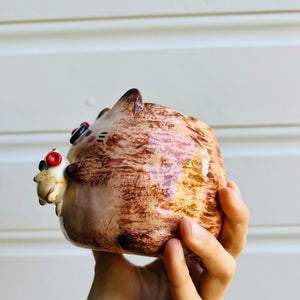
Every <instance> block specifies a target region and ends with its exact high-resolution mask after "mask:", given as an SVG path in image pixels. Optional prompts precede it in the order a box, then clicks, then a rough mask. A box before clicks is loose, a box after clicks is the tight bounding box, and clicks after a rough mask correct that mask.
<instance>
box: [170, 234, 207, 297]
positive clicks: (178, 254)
mask: <svg viewBox="0 0 300 300" xmlns="http://www.w3.org/2000/svg"><path fill="white" fill-rule="evenodd" d="M164 266H165V269H166V272H167V276H168V279H169V285H170V290H171V293H172V296H173V299H174V300H187V299H189V300H196V299H197V300H200V299H201V298H200V296H199V295H198V293H197V290H196V288H195V285H194V283H193V281H192V279H191V277H190V274H189V270H188V267H187V265H186V262H185V258H184V254H183V249H182V246H181V243H180V241H179V240H177V239H172V240H170V241H168V243H167V245H166V248H165V251H164Z"/></svg>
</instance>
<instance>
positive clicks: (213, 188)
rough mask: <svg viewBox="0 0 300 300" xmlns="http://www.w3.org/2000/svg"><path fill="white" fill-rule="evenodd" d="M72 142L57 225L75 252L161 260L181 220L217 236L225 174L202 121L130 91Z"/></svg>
mask: <svg viewBox="0 0 300 300" xmlns="http://www.w3.org/2000/svg"><path fill="white" fill-rule="evenodd" d="M78 135H79V134H78V133H77V135H76V137H75V139H74V138H73V139H72V143H73V146H72V147H71V149H70V151H69V154H68V159H69V161H70V163H71V164H70V165H69V166H68V167H67V169H66V174H67V176H68V178H69V183H68V187H67V190H66V193H65V195H64V199H63V207H62V216H61V224H62V228H63V230H64V232H65V235H66V236H67V237H68V238H69V239H70V240H71V241H72V242H73V243H75V244H76V245H79V246H81V247H87V248H91V249H98V250H106V251H113V252H120V253H124V252H125V253H139V254H144V255H150V256H160V255H161V254H162V252H163V249H164V245H165V243H166V241H167V240H168V239H170V238H172V237H178V238H180V236H179V222H180V220H181V219H182V218H183V217H184V216H188V217H190V218H192V219H194V220H196V221H197V222H198V223H199V224H201V225H202V226H204V227H205V228H206V229H208V230H209V231H210V232H211V233H212V234H214V235H215V236H217V235H218V233H219V231H220V228H221V226H222V212H221V211H220V209H219V206H218V203H217V201H216V193H217V190H218V189H220V188H221V187H223V186H225V172H224V167H223V161H222V157H221V154H220V151H219V147H218V145H217V142H216V138H215V135H214V133H213V131H212V129H211V128H210V127H208V126H207V125H206V124H204V123H203V122H201V121H199V120H197V119H195V118H192V117H188V116H185V115H183V114H181V113H179V112H177V111H175V110H173V109H169V108H166V107H163V106H160V105H156V104H150V103H143V102H142V99H141V95H140V93H139V91H138V90H135V89H133V90H130V91H128V92H127V93H126V94H125V95H124V96H123V97H122V98H121V99H120V100H119V101H118V102H117V103H116V104H115V106H114V107H113V108H112V109H111V110H106V111H105V112H104V113H103V114H100V116H99V117H98V118H97V120H96V121H95V122H94V124H92V125H91V126H90V127H88V128H87V129H86V130H83V133H82V134H80V135H79V136H78Z"/></svg>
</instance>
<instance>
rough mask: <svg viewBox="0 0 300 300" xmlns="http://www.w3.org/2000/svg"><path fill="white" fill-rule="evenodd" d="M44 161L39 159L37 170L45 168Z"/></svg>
mask: <svg viewBox="0 0 300 300" xmlns="http://www.w3.org/2000/svg"><path fill="white" fill-rule="evenodd" d="M45 166H46V162H45V161H44V160H41V161H40V163H39V170H40V171H43V170H44V169H45Z"/></svg>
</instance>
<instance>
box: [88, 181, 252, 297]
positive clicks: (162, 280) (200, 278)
mask: <svg viewBox="0 0 300 300" xmlns="http://www.w3.org/2000/svg"><path fill="white" fill-rule="evenodd" d="M218 197H219V203H220V206H221V208H222V210H223V212H224V214H225V219H224V224H223V228H222V231H221V233H220V235H219V237H218V239H216V238H214V237H213V236H212V235H211V234H210V233H209V232H207V231H206V230H205V229H204V228H202V227H200V226H199V225H198V224H197V223H195V222H193V221H192V220H190V219H188V218H185V219H183V220H182V222H181V224H180V232H181V235H182V238H183V240H184V242H185V244H186V245H187V246H188V247H189V248H190V249H191V250H192V251H193V252H194V253H195V254H196V255H197V257H196V258H193V259H188V260H186V259H185V258H184V255H183V250H182V247H181V243H180V241H179V240H176V239H172V240H170V241H168V243H167V245H166V248H165V251H164V257H163V259H157V260H155V261H154V262H153V263H151V264H149V265H147V266H145V267H138V266H135V265H133V264H131V263H130V262H129V261H128V260H126V259H125V258H124V256H123V255H121V254H114V253H106V252H99V251H94V252H93V253H94V257H95V261H96V265H95V277H94V281H93V284H92V287H91V291H90V294H89V297H88V300H98V299H104V300H106V299H107V300H108V299H115V300H132V299H143V300H148V299H149V300H150V299H156V300H167V299H173V300H186V299H189V300H196V299H198V300H199V299H203V300H220V299H223V297H224V295H225V293H226V291H227V289H228V287H229V285H230V283H231V281H232V278H233V276H234V273H235V270H236V259H237V257H238V256H239V254H240V253H241V252H242V250H243V248H244V246H245V243H246V235H247V226H248V220H249V210H248V208H247V207H246V205H245V203H244V202H243V200H242V197H241V194H240V192H239V189H238V187H237V186H236V184H235V183H233V182H228V183H227V187H225V188H222V189H220V190H219V192H218Z"/></svg>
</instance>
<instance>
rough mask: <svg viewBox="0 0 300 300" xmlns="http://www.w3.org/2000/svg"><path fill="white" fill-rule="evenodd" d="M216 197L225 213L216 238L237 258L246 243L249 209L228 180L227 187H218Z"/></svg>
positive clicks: (235, 187) (237, 190)
mask: <svg viewBox="0 0 300 300" xmlns="http://www.w3.org/2000/svg"><path fill="white" fill-rule="evenodd" d="M218 197H219V203H220V206H221V208H222V210H223V212H224V214H225V218H224V222H223V228H222V231H221V233H220V235H219V237H218V240H219V241H220V243H221V244H222V245H223V247H224V248H225V249H226V250H227V251H228V252H229V253H230V254H231V255H232V256H233V257H234V258H237V257H238V256H239V254H240V253H241V252H242V250H243V249H244V247H245V244H246V239H247V227H248V221H249V209H248V208H247V206H246V204H245V203H244V201H243V200H242V196H241V194H240V192H239V189H238V187H237V185H236V184H235V183H233V182H228V183H227V187H225V188H222V189H220V190H219V192H218Z"/></svg>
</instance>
